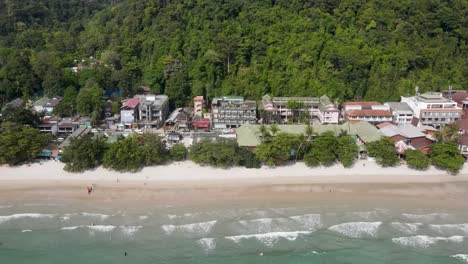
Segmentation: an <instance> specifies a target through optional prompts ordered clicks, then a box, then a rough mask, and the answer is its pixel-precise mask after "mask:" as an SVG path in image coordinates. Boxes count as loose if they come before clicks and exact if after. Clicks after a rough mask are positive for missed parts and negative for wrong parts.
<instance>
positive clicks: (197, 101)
mask: <svg viewBox="0 0 468 264" xmlns="http://www.w3.org/2000/svg"><path fill="white" fill-rule="evenodd" d="M204 107H205V99H203V96H195V97H194V98H193V115H194V116H197V117H202V116H203V108H204Z"/></svg>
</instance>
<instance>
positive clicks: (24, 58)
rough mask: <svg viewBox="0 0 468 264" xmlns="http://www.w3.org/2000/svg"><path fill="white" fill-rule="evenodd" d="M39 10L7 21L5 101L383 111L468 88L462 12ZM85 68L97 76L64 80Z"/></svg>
mask: <svg viewBox="0 0 468 264" xmlns="http://www.w3.org/2000/svg"><path fill="white" fill-rule="evenodd" d="M11 2H17V3H20V2H21V3H23V2H25V1H21V0H9V1H6V0H2V1H1V2H0V9H1V10H2V11H1V12H4V13H5V12H7V14H8V12H9V11H8V8H6V9H5V8H4V6H5V5H7V4H8V3H11ZM26 2H30V3H36V1H26ZM39 2H41V3H42V2H46V3H49V7H48V8H47V12H42V13H41V12H39V11H40V10H41V9H39V8H30V9H22V11H21V12H20V13H21V14H23V15H16V16H14V17H15V19H18V17H19V18H20V19H22V20H21V23H19V22H15V21H13V22H15V23H13V22H12V21H11V20H9V18H11V16H10V15H8V16H5V15H4V14H1V17H2V22H1V24H2V25H8V27H7V28H6V29H3V28H4V27H3V26H2V33H1V34H2V42H1V45H2V47H1V49H0V67H1V69H0V78H1V79H0V85H1V96H2V98H3V100H6V99H10V98H13V97H15V96H22V95H29V96H31V95H34V94H39V93H42V92H45V93H46V94H49V95H53V94H62V93H63V91H64V89H65V88H66V87H68V86H73V87H75V88H76V89H80V88H82V87H83V86H89V85H90V82H91V83H93V84H94V85H99V86H100V87H101V88H103V89H115V88H120V89H121V90H122V91H123V94H124V95H132V94H133V93H134V92H135V90H136V88H137V87H138V86H140V85H146V86H150V87H151V88H152V89H153V91H154V92H157V93H166V94H168V95H169V96H170V97H171V98H172V99H173V102H174V103H176V104H179V105H180V104H183V103H184V102H187V101H188V100H189V99H190V98H191V97H192V96H193V95H206V96H209V97H212V96H215V95H241V96H246V97H248V98H252V99H258V98H260V97H261V96H262V95H263V94H265V93H270V94H272V95H284V96H288V95H290V96H291V95H296V96H317V95H322V94H327V95H328V96H329V97H331V98H335V99H337V100H339V101H341V100H349V99H361V98H362V99H369V100H379V101H384V100H395V99H398V98H399V96H400V95H408V94H413V93H414V87H415V86H416V85H418V86H419V87H420V88H421V90H422V91H429V90H441V89H446V88H447V87H448V85H450V84H451V85H453V86H454V88H466V87H468V63H467V58H468V47H467V40H468V1H466V0H445V1H444V0H399V1H388V0H368V1H364V0H317V1H307V0H258V1H252V0H224V1H222V0H185V1H182V0H173V1H171V0H157V1H156V0H127V1H124V2H122V3H120V4H116V3H112V2H111V1H110V0H109V1H103V0H102V1H89V2H87V1H75V2H76V3H79V4H76V5H75V7H77V8H78V7H79V8H78V10H80V11H79V12H69V13H68V14H73V16H67V15H64V14H63V13H61V12H62V10H63V9H62V8H60V7H59V5H60V3H62V2H63V3H65V2H70V3H73V2H74V1H58V0H56V1H52V0H49V1H39ZM52 3H55V4H52ZM82 4H84V5H87V8H82ZM104 4H105V5H106V6H107V8H105V9H104V10H102V11H100V12H98V13H97V14H96V15H95V16H93V18H92V19H91V20H90V21H87V17H90V16H91V14H93V10H99V9H100V8H102V7H103V5H104ZM31 5H32V4H31ZM45 6H47V5H45ZM52 6H53V8H52ZM65 9H66V8H65ZM24 10H29V11H27V12H26V11H24ZM54 10H55V11H54ZM35 11H38V13H36V12H35ZM24 12H25V13H24ZM25 14H27V15H25ZM43 16H44V17H43ZM82 16H83V17H82ZM67 19H68V20H67ZM84 22H85V23H84ZM77 25H78V26H77ZM89 56H93V57H95V58H97V59H98V60H99V62H98V65H97V66H94V67H92V68H88V69H86V70H84V71H82V72H80V73H79V74H74V73H71V72H70V71H67V70H64V68H65V67H69V66H72V64H73V60H74V59H78V60H81V59H82V58H89Z"/></svg>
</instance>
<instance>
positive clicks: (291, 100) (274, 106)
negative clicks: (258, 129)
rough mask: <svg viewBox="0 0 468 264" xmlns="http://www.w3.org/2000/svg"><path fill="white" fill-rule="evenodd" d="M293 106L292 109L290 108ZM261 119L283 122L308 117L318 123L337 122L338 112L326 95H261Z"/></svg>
mask: <svg viewBox="0 0 468 264" xmlns="http://www.w3.org/2000/svg"><path fill="white" fill-rule="evenodd" d="M292 106H294V109H292ZM261 112H262V120H263V123H265V124H271V123H278V124H285V123H287V122H289V121H291V122H293V119H302V118H309V119H310V120H311V122H312V120H313V119H316V120H318V123H320V124H322V123H330V124H337V123H338V121H339V116H340V112H339V110H338V109H336V108H335V106H334V104H333V103H331V101H330V99H329V98H328V96H326V95H324V96H322V97H320V98H318V97H273V98H272V97H270V96H269V95H268V94H267V95H265V96H263V97H262V105H261Z"/></svg>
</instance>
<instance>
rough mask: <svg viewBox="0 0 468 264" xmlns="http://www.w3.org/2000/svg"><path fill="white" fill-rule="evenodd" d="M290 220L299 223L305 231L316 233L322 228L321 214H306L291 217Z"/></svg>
mask: <svg viewBox="0 0 468 264" xmlns="http://www.w3.org/2000/svg"><path fill="white" fill-rule="evenodd" d="M289 218H291V219H293V220H294V221H296V222H297V224H298V225H300V226H301V227H303V228H304V229H307V230H311V231H316V230H317V229H319V228H321V227H322V216H321V215H319V214H305V215H296V216H290V217H289Z"/></svg>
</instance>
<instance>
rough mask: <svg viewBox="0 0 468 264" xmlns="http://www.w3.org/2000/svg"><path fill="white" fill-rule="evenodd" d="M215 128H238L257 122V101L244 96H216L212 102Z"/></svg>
mask: <svg viewBox="0 0 468 264" xmlns="http://www.w3.org/2000/svg"><path fill="white" fill-rule="evenodd" d="M211 113H212V115H213V117H212V122H213V126H214V128H237V127H240V126H241V125H243V124H255V123H257V102H255V101H252V100H244V98H243V97H227V96H225V97H216V98H214V99H213V101H212V103H211Z"/></svg>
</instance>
